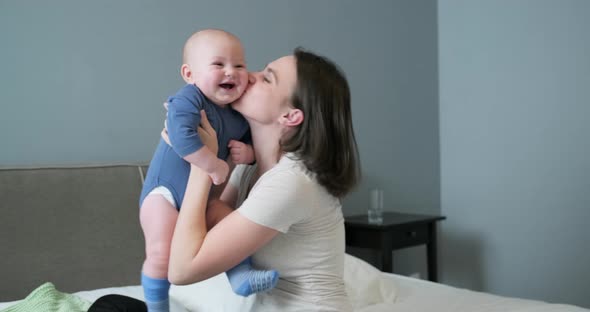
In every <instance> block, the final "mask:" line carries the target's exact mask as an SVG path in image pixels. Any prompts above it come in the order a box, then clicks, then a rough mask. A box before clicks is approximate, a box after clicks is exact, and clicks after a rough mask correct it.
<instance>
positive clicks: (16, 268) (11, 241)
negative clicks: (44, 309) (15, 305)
mask: <svg viewBox="0 0 590 312" xmlns="http://www.w3.org/2000/svg"><path fill="white" fill-rule="evenodd" d="M145 169H146V167H145V166H137V165H120V166H119V165H118V166H100V167H76V168H41V169H0V301H11V300H16V299H22V298H24V297H25V296H26V295H27V294H29V293H30V292H31V291H32V290H33V289H35V288H36V287H38V286H39V285H41V284H42V283H44V282H47V281H49V282H53V283H54V284H55V285H56V287H57V289H59V290H61V291H65V292H74V291H80V290H88V289H94V288H101V287H111V286H123V285H137V284H139V282H140V271H141V264H142V261H143V258H144V244H143V235H142V233H141V228H140V226H139V213H138V209H139V207H138V199H139V193H140V191H141V184H142V177H143V176H144V173H145Z"/></svg>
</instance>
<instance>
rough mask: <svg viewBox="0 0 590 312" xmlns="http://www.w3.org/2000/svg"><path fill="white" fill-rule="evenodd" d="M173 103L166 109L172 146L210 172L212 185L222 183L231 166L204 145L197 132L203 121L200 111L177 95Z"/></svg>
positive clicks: (188, 160)
mask: <svg viewBox="0 0 590 312" xmlns="http://www.w3.org/2000/svg"><path fill="white" fill-rule="evenodd" d="M172 101H173V102H172V103H170V104H169V105H168V107H167V109H168V113H167V117H166V127H167V130H168V135H169V137H170V142H171V144H170V145H171V146H172V148H173V149H174V151H175V152H176V153H177V154H178V155H179V156H180V157H182V158H183V159H184V160H186V161H187V162H189V163H191V164H193V165H195V166H197V167H199V168H201V169H202V170H204V171H205V172H207V174H208V175H209V176H210V177H211V180H212V181H213V184H215V185H219V184H222V183H223V182H224V181H225V179H226V178H227V175H228V173H229V166H228V165H227V163H226V162H225V161H223V160H221V159H219V158H217V155H216V154H214V153H213V152H212V151H211V150H210V149H209V148H208V147H207V146H205V145H203V143H202V142H201V138H200V137H199V133H198V131H197V127H198V125H199V124H200V122H201V113H200V112H199V110H198V108H197V107H195V105H194V104H193V103H191V102H190V101H189V100H188V99H186V98H184V97H182V96H176V97H174V98H173V99H172ZM197 104H198V103H197Z"/></svg>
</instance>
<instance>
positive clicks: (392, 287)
mask: <svg viewBox="0 0 590 312" xmlns="http://www.w3.org/2000/svg"><path fill="white" fill-rule="evenodd" d="M345 284H346V289H347V292H348V294H349V296H350V298H351V301H352V303H353V306H354V311H358V312H377V311H384V312H385V311H396V312H426V311H436V312H451V311H453V312H480V311H481V312H484V311H485V312H496V311H497V312H510V311H514V312H566V311H567V312H583V311H586V312H588V311H590V310H588V309H583V308H580V307H576V306H572V305H563V304H549V303H546V302H541V301H534V300H524V299H517V298H508V297H502V296H495V295H491V294H486V293H481V292H474V291H469V290H465V289H459V288H455V287H450V286H446V285H443V284H437V283H432V282H428V281H424V280H419V279H414V278H410V277H405V276H401V275H396V274H391V273H384V272H380V271H378V270H377V269H375V268H374V267H372V266H371V265H370V264H368V263H366V262H364V261H363V260H360V259H358V258H356V257H354V256H351V255H346V263H345ZM107 294H121V295H127V296H130V297H134V298H137V299H141V300H143V291H142V288H141V286H139V285H132V286H124V287H109V288H100V289H95V290H86V291H79V292H75V293H73V295H75V296H77V297H79V298H82V299H84V300H87V301H88V302H89V303H91V302H94V301H95V300H96V299H97V298H99V297H101V296H103V295H107ZM252 299H253V297H252V296H251V297H248V298H243V297H239V296H236V295H235V294H233V292H232V290H231V288H230V287H229V283H228V282H227V279H226V277H225V276H224V275H223V274H220V275H217V276H214V277H213V278H210V279H208V280H206V281H203V282H201V283H196V284H193V285H188V286H172V288H171V290H170V301H171V311H172V312H185V311H191V312H193V311H250V309H251V308H252V302H253V300H252ZM18 303H19V301H12V302H2V303H0V311H2V310H3V309H5V308H9V307H11V306H15V305H17V304H18ZM39 311H42V310H39ZM43 311H45V310H43Z"/></svg>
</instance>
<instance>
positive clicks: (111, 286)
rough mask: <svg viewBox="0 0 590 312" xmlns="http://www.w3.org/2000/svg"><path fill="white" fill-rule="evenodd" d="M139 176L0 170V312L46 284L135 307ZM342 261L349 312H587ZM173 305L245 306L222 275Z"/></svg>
mask: <svg viewBox="0 0 590 312" xmlns="http://www.w3.org/2000/svg"><path fill="white" fill-rule="evenodd" d="M145 171H146V167H145V165H108V166H81V167H67V168H20V169H0V198H2V200H1V201H0V211H1V213H2V218H0V225H1V226H0V246H2V254H1V256H0V311H2V310H3V309H6V308H9V307H14V306H15V305H17V304H19V303H21V304H22V303H23V301H19V300H22V299H24V298H25V297H27V295H30V294H32V293H33V291H34V290H35V289H38V288H39V287H40V286H42V285H45V283H46V282H51V283H53V284H54V286H55V288H56V289H57V290H58V291H60V292H63V293H64V294H73V296H72V297H74V298H81V299H82V301H84V302H86V303H88V304H90V303H91V302H93V301H94V300H96V299H97V298H98V297H100V296H102V295H105V294H124V295H128V296H131V297H135V298H138V299H143V294H142V289H141V286H139V285H138V284H139V268H140V267H141V263H142V261H143V247H144V246H143V240H142V235H141V230H140V227H139V220H138V212H137V209H138V207H137V206H138V204H137V199H138V196H139V191H140V189H141V183H142V177H143V176H144V174H145ZM345 259H346V262H345V285H346V289H347V292H348V295H349V297H350V299H351V302H352V304H353V306H354V310H355V311H362V312H369V311H396V312H398V311H399V312H422V311H436V312H451V311H453V312H495V311H497V312H500V311H502V312H510V311H514V312H533V311H535V312H566V311H569V312H578V311H579V312H581V311H586V312H590V310H588V309H583V308H580V307H575V306H571V305H562V304H549V303H545V302H541V301H533V300H523V299H517V298H508V297H501V296H495V295H491V294H486V293H480V292H474V291H469V290H465V289H459V288H455V287H451V286H446V285H443V284H436V283H432V282H428V281H423V280H418V279H412V278H408V277H404V276H400V275H396V274H390V273H384V272H381V271H378V270H377V269H376V268H374V267H373V266H371V265H370V264H368V263H366V262H364V261H362V260H360V259H358V258H356V257H354V256H351V255H346V258H345ZM171 302H172V307H173V308H174V310H173V311H248V307H250V306H251V304H252V298H241V297H238V296H236V295H234V294H233V292H232V291H231V289H230V287H229V284H228V282H227V279H226V278H225V276H224V275H223V274H222V275H218V276H215V277H213V278H211V279H209V280H207V281H204V282H201V283H197V284H194V285H189V286H181V287H177V286H173V287H172V289H171ZM21 311H27V310H21ZM34 311H51V310H50V309H38V310H34ZM73 311H74V310H73Z"/></svg>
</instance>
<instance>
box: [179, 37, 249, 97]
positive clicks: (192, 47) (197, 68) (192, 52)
mask: <svg viewBox="0 0 590 312" xmlns="http://www.w3.org/2000/svg"><path fill="white" fill-rule="evenodd" d="M182 63H183V64H182V67H181V68H180V74H181V75H182V78H183V79H184V81H186V82H187V83H190V84H194V85H196V86H197V87H198V88H199V89H201V91H202V92H203V93H204V94H205V96H206V97H207V98H208V99H209V100H211V101H213V102H214V103H215V104H218V105H226V104H229V103H231V102H233V101H235V100H237V99H238V98H239V97H240V96H241V95H242V93H243V92H244V90H245V89H246V86H247V85H248V71H247V70H246V60H245V59H244V50H243V49H242V43H241V42H240V39H238V37H236V36H234V35H233V34H231V33H228V32H226V31H223V30H219V29H205V30H201V31H198V32H196V33H194V34H193V35H192V36H191V37H190V38H188V40H187V41H186V43H185V44H184V50H183V53H182Z"/></svg>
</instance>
